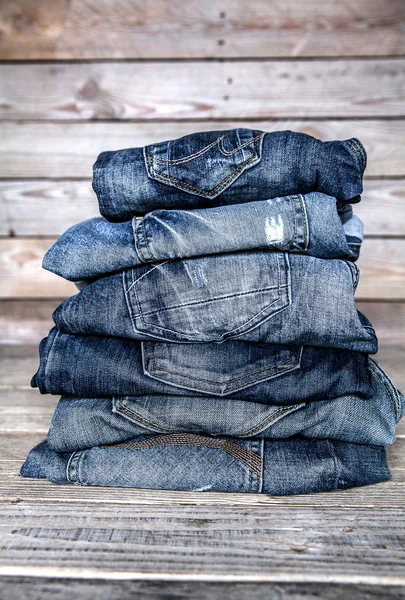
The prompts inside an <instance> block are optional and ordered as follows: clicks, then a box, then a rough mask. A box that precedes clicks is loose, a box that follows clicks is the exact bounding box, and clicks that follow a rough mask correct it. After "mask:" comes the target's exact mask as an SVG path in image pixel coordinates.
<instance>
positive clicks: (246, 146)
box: [144, 129, 264, 199]
mask: <svg viewBox="0 0 405 600" xmlns="http://www.w3.org/2000/svg"><path fill="white" fill-rule="evenodd" d="M263 136H264V132H263V131H252V130H251V129H231V130H229V131H208V132H201V133H194V134H192V135H188V136H185V137H182V138H179V139H176V140H172V141H167V142H162V143H160V144H152V145H150V146H146V147H145V148H144V155H145V164H146V169H147V172H148V175H149V177H151V178H152V179H155V180H156V181H160V182H161V183H165V184H166V185H170V186H172V187H176V188H178V189H180V190H184V191H185V192H188V193H189V194H194V195H197V196H202V197H204V198H209V199H213V198H215V197H216V196H218V195H219V194H220V193H221V192H223V191H224V190H225V189H226V188H227V187H229V186H230V185H231V184H232V183H233V182H234V181H235V180H236V179H237V178H238V177H239V176H240V175H241V174H242V173H243V172H244V171H245V170H246V169H248V168H250V167H253V166H254V165H256V164H257V163H258V162H259V161H260V159H261V146H262V140H263Z"/></svg>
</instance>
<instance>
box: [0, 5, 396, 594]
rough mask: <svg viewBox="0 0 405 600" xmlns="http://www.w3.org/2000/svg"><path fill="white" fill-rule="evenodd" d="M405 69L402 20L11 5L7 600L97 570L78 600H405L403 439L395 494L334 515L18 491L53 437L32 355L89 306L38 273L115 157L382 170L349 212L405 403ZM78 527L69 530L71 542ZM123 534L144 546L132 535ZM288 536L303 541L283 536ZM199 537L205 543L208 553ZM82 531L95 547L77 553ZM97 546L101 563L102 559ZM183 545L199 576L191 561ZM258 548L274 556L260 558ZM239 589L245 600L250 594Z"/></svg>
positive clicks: (2, 173)
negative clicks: (54, 328) (280, 147)
mask: <svg viewBox="0 0 405 600" xmlns="http://www.w3.org/2000/svg"><path fill="white" fill-rule="evenodd" d="M404 56H405V2H404V0H353V1H350V2H349V1H348V2H337V1H334V0H324V1H323V2H319V0H316V1H315V0H307V1H305V2H303V1H302V0H267V1H266V0H250V1H249V2H246V1H244V2H243V1H242V0H216V1H214V0H183V1H180V0H170V1H169V0H142V1H141V0H43V1H36V0H10V1H8V0H0V140H1V143H0V236H1V237H0V248H1V254H0V338H1V343H2V347H1V348H0V369H1V372H0V386H1V390H2V391H1V396H0V415H1V423H0V429H1V430H2V435H1V442H0V446H1V448H2V451H1V454H0V465H1V467H0V469H2V470H0V476H1V479H0V488H1V492H0V493H1V496H0V498H1V502H2V503H3V507H4V508H5V511H3V512H2V514H4V515H5V516H4V519H3V518H2V517H0V523H1V524H2V525H3V526H4V527H3V532H4V534H5V535H4V537H3V542H0V550H1V549H7V551H6V552H5V553H1V557H0V574H3V575H4V578H3V579H1V583H0V587H1V585H3V586H4V590H5V594H6V595H5V596H4V597H7V598H14V597H16V598H19V597H21V594H22V591H23V590H27V589H28V588H29V589H30V590H31V591H32V593H33V594H34V591H33V590H34V588H35V590H37V592H38V594H39V593H40V594H42V595H41V598H42V597H44V598H45V597H46V598H47V597H48V595H47V594H48V593H49V594H50V596H49V597H51V595H52V593H53V592H52V590H54V589H55V588H52V585H57V586H60V589H59V587H58V590H59V592H58V593H60V594H61V597H62V595H63V590H64V589H65V588H64V583H63V581H64V579H63V578H66V577H68V578H72V577H73V578H74V577H82V575H83V572H82V570H83V569H84V568H85V569H87V571H86V573H87V576H85V575H83V577H90V580H91V581H90V580H86V582H83V581H81V582H80V581H79V580H75V583H74V582H73V580H71V581H70V585H71V586H72V585H73V583H74V585H76V586H77V589H78V590H79V592H78V594H79V596H80V594H83V595H84V594H85V593H86V590H87V592H88V593H90V592H89V590H90V591H91V590H93V591H92V593H93V592H94V589H95V587H97V589H98V584H97V582H98V581H101V580H105V579H111V578H114V577H113V576H112V575H111V572H117V571H119V572H120V573H121V575H120V577H121V578H123V579H128V580H131V584H129V583H128V582H127V583H128V585H127V587H125V585H124V584H120V585H119V586H118V584H117V586H118V587H117V586H116V590H118V588H119V591H118V592H116V593H117V594H118V596H117V597H120V598H124V597H125V598H126V597H127V596H125V594H126V593H128V594H129V595H128V597H130V594H131V593H134V592H136V593H141V592H142V593H148V594H152V593H153V590H155V592H156V593H157V590H158V587H159V586H158V587H156V588H153V586H154V585H157V584H156V580H159V579H166V580H168V579H172V583H171V584H170V585H171V586H172V587H171V588H170V590H171V592H170V593H172V592H173V590H174V592H173V593H175V592H176V593H181V594H183V593H184V594H186V593H187V594H188V595H189V597H191V596H192V597H193V598H194V597H195V598H197V597H198V598H205V597H209V596H210V594H211V597H212V594H214V595H216V594H218V597H228V596H226V594H228V593H229V594H231V591H230V590H231V587H230V585H231V583H232V586H233V587H232V598H233V599H234V600H235V599H236V600H237V599H238V598H239V597H241V598H242V597H244V594H245V593H248V594H249V595H250V596H252V597H256V596H255V594H256V593H257V594H259V593H260V594H261V595H262V593H263V589H262V587H261V586H262V585H265V586H266V587H265V588H264V589H265V590H266V591H268V590H270V588H271V589H273V592H274V593H275V594H278V595H277V596H276V597H277V598H284V597H293V598H301V593H305V594H307V595H306V596H305V597H306V598H309V599H311V598H312V597H314V598H315V597H317V594H319V593H320V594H321V596H322V597H328V598H329V595H328V594H332V592H331V591H330V588H329V587H328V586H327V582H328V581H329V582H330V581H333V582H334V591H333V593H334V594H336V595H333V598H338V597H339V598H340V597H341V596H340V595H339V593H340V592H339V590H340V589H341V590H342V591H341V593H342V597H344V596H345V595H347V593H349V594H350V595H351V597H352V598H360V597H361V598H363V597H367V598H368V597H369V596H368V595H367V594H369V593H372V594H374V592H375V590H376V589H377V590H378V589H380V587H379V586H384V591H383V596H384V597H385V598H391V597H392V598H394V597H395V598H399V597H401V598H403V597H404V596H402V595H401V594H402V592H401V591H400V588H398V585H399V584H402V585H404V584H405V579H404V572H405V571H404V562H405V561H404V555H403V553H402V554H401V553H399V551H398V548H399V546H398V544H400V542H399V539H400V538H399V537H398V536H399V535H400V533H401V532H400V529H401V527H402V528H403V523H404V521H403V508H404V494H403V492H404V489H405V486H404V484H405V461H404V459H403V458H401V452H400V449H403V447H404V445H405V439H404V434H403V433H402V434H401V431H402V432H405V428H404V427H402V429H400V430H399V438H398V442H397V443H396V445H395V446H394V448H393V449H391V450H390V452H391V454H390V465H391V467H392V469H393V472H394V475H395V477H394V482H393V483H391V484H382V485H380V486H374V487H373V488H371V489H367V490H365V491H364V490H354V491H349V492H347V493H340V494H338V493H336V494H329V495H324V496H322V497H320V496H312V497H301V498H299V499H285V500H281V499H274V498H259V497H256V496H254V497H247V496H240V495H239V496H238V495H215V494H206V495H204V494H197V495H193V494H191V495H190V494H176V493H172V494H164V493H155V494H151V493H149V492H137V491H133V490H129V491H122V490H116V491H114V490H112V491H110V492H108V493H107V494H104V501H103V496H102V495H101V494H100V491H99V490H91V489H90V490H86V489H77V488H73V489H72V488H70V489H66V488H62V489H61V488H58V487H55V486H50V485H49V484H47V483H46V482H41V481H39V482H34V483H30V482H22V481H21V480H20V479H19V478H18V476H17V472H18V468H19V466H20V464H21V461H22V460H23V458H24V456H25V454H26V452H27V451H28V449H29V448H30V447H31V446H32V445H34V443H36V442H37V441H39V440H40V439H41V438H43V437H44V435H45V433H46V429H47V426H48V423H49V419H50V416H51V414H52V410H53V408H54V406H55V403H56V400H57V399H56V398H54V397H47V396H45V397H41V396H39V394H37V392H36V391H35V390H30V389H29V380H30V376H31V375H32V374H33V372H34V371H35V369H36V365H37V358H36V356H37V349H36V346H37V344H38V342H39V340H40V339H41V337H43V336H44V335H46V333H47V331H48V329H49V328H50V326H51V313H52V310H53V309H54V308H55V307H56V306H57V304H58V303H59V302H60V301H61V300H62V299H63V298H65V297H66V296H67V295H70V294H72V293H75V288H74V286H73V285H72V284H69V283H67V282H64V281H63V280H62V279H59V278H58V277H56V276H53V275H51V274H49V273H47V272H45V271H42V269H41V260H42V257H43V254H44V252H45V251H46V250H47V249H48V248H49V246H50V245H51V244H52V243H53V241H54V240H55V238H56V237H57V236H58V235H60V234H61V233H62V232H63V231H64V230H65V229H66V228H67V227H69V226H70V225H72V224H74V223H77V222H78V221H80V220H83V219H86V218H89V217H91V216H94V215H96V214H97V203H96V199H95V196H94V193H93V191H92V189H91V176H92V170H91V168H92V164H93V162H94V161H95V159H96V157H97V154H98V153H99V152H100V151H102V150H112V149H119V148H125V147H131V146H141V145H144V144H146V143H151V142H155V141H161V140H164V139H169V138H173V137H179V136H181V135H184V134H187V133H191V132H193V131H197V130H208V129H222V128H227V127H234V126H253V127H254V128H256V129H264V130H269V131H272V130H279V129H285V128H289V129H295V130H297V131H303V132H306V133H310V134H311V135H314V136H316V137H319V138H321V139H323V140H331V139H337V138H341V139H343V138H348V137H359V138H360V139H361V140H362V141H363V143H364V145H365V146H366V149H367V152H368V167H367V170H366V180H365V191H364V195H363V199H362V202H361V204H360V205H357V206H356V207H355V211H356V214H358V216H360V217H361V218H362V219H363V221H364V224H365V233H366V239H365V241H364V246H363V248H362V253H361V259H360V261H359V266H360V269H361V276H360V284H359V288H358V292H357V300H358V306H359V308H360V309H361V310H362V311H363V312H364V313H365V314H366V315H367V316H368V317H369V318H370V320H371V321H372V322H373V324H374V325H375V328H376V331H377V334H378V335H379V339H380V351H379V354H378V356H377V359H378V360H379V361H380V362H381V364H382V365H383V366H384V367H385V368H386V369H387V370H388V372H389V373H390V374H391V375H392V376H393V378H394V380H395V381H396V383H397V385H398V386H399V387H402V389H404V388H405V370H404V364H405V341H404V340H405V258H404V257H405V119H404V117H405V102H404V100H405V60H404ZM16 502H17V503H18V505H17V506H14V503H16ZM184 505H187V506H188V507H189V508H188V512H187V511H186V512H184V511H185V509H184ZM212 506H214V507H216V508H215V510H214V509H212ZM72 507H75V508H74V512H75V515H76V517H75V518H76V520H74V521H72V528H70V529H69V527H68V525H67V524H66V515H67V514H71V512H69V511H72ZM117 507H121V508H120V509H119V510H118V508H117ZM179 507H180V508H179ZM182 507H183V508H182ZM210 507H211V508H210ZM258 507H261V508H258ZM302 507H304V508H302ZM382 507H384V517H382V514H381V508H382ZM247 508H249V512H248V513H247V512H246V509H247ZM275 508H276V515H277V519H276V521H275V520H274V515H275V512H274V509H275ZM349 508H350V510H348V509H349ZM6 509H7V510H6ZM401 510H402V513H401V512H400V511H401ZM61 511H62V513H63V514H64V515H65V518H62V517H61ZM111 511H112V512H111ZM96 513H97V515H98V516H96ZM112 514H114V520H113V523H114V525H111V521H109V518H111V516H112ZM129 514H130V515H131V519H132V529H131V531H132V533H133V532H134V531H136V532H138V534H137V537H136V536H135V537H136V542H135V541H134V540H135V538H130V537H128V531H127V529H126V523H127V519H128V515H129ZM247 514H248V515H249V517H248V519H247V521H246V523H245V524H244V525H243V523H244V522H245V520H246V518H247V517H246V515H247ZM399 514H401V515H402V517H401V518H402V525H400V521H398V519H399ZM148 515H149V517H148ZM230 515H233V516H232V518H233V519H234V520H233V521H232V523H233V525H232V526H230V524H229V521H228V522H226V519H227V518H229V517H230ZM291 518H292V519H293V520H294V523H295V525H296V527H295V528H294V527H292V528H289V527H288V525H287V524H288V522H290V520H291ZM33 519H34V520H35V525H34V522H33ZM97 519H99V520H97ZM199 519H201V523H204V525H203V528H204V531H205V534H204V535H205V536H206V537H205V538H200V537H199V535H197V534H198V533H199V532H200V529H199V527H200V526H199V525H198V526H197V523H198V520H199ZM238 519H240V521H238ZM353 519H354V521H353ZM284 520H285V523H286V524H285V525H283V523H284ZM152 522H153V523H154V525H153V526H152V525H151V523H152ZM264 522H265V523H266V528H265V529H264V530H263V523H264ZM353 522H355V525H354V526H353ZM147 523H149V524H147ZM258 523H260V527H259V530H260V533H258V531H259V530H258ZM81 527H85V531H87V532H92V533H91V534H90V533H87V534H79V533H78V531H79V530H80V531H84V530H82V529H80V528H81ZM179 527H180V530H184V531H183V533H184V538H182V537H181V535H180V533H178V528H179ZM392 527H394V528H395V535H394V534H393V535H392V536H391V534H389V533H387V532H390V531H391V528H392ZM113 528H115V537H114V534H113V533H112V532H113ZM156 528H157V529H156ZM324 528H326V529H325V531H324ZM357 529H358V531H361V534H360V533H359V534H357V533H356V534H354V537H351V538H350V540H351V541H349V538H348V532H349V533H351V534H352V533H353V531H356V530H357ZM270 530H271V532H272V533H270ZM103 531H104V532H105V531H108V532H109V533H110V543H109V544H108V543H107V542H106V541H105V542H102V543H101V542H99V540H100V539H104V538H103V534H102V532H103ZM153 531H154V533H153ZM231 531H234V533H235V535H233V534H232V533H231ZM241 531H244V534H242V533H241ZM263 531H264V533H263ZM275 531H276V532H277V531H278V533H279V534H280V532H281V531H282V532H283V533H282V540H283V541H280V539H281V538H280V539H279V538H277V535H278V534H277V535H276V534H275V533H274V532H275ZM315 531H316V532H317V533H316V534H315V533H314V532H315ZM125 532H126V533H125ZM147 532H149V533H148V534H147ZM175 532H177V533H175ZM215 532H216V533H215ZM266 532H267V533H266ZM310 532H311V534H310ZM200 533H202V532H200ZM402 533H403V532H402ZM237 534H238V535H239V536H242V538H243V540H244V541H243V543H242V545H241V542H240V541H239V542H238V536H237ZM83 535H84V537H83ZM134 535H135V534H134ZM274 535H276V539H277V541H276V542H274ZM125 536H127V537H125ZM148 536H152V537H148ZM173 536H177V538H176V539H177V540H178V541H177V542H173V539H174V538H173ZM178 536H180V538H181V541H180V538H179V537H178ZM187 536H188V537H187ZM107 538H108V535H107V534H106V539H107ZM57 539H58V540H59V541H58V542H56V541H55V540H57ZM202 539H205V541H202ZM401 539H402V540H403V539H404V538H403V537H402V538H401ZM63 540H65V541H63ZM69 540H70V541H69ZM72 540H73V541H72ZM131 540H132V541H131ZM100 543H101V546H100ZM72 544H73V545H72ZM103 544H104V545H103ZM134 544H135V545H134ZM190 544H191V546H192V547H193V548H194V550H195V551H196V552H197V553H198V559H196V558H195V556H194V558H193V556H192V554H193V553H191V554H190V551H187V552H186V550H185V549H186V548H189V545H190ZM246 544H247V545H246ZM249 544H253V546H252V545H249ZM280 544H281V546H280ZM253 547H255V548H256V550H257V549H258V548H260V553H259V554H257V555H256V554H254V553H253V554H252V551H251V548H253ZM280 547H281V548H282V556H283V557H284V559H283V561H282V565H281V566H280V561H279V556H280V552H281V550H280ZM356 547H357V551H356ZM359 547H360V548H361V549H362V550H361V552H358V548H359ZM100 548H101V549H100ZM214 548H217V550H216V551H215V552H214ZM249 548H250V549H249ZM350 548H352V550H350ZM72 550H75V551H76V553H74V552H72ZM51 551H52V552H51ZM122 552H125V553H126V554H125V556H126V558H125V559H123V558H120V555H121V554H120V553H122ZM92 553H93V554H92ZM142 553H146V558H145V559H144V560H142V559H141V555H142ZM168 553H169V554H168ZM229 553H231V554H232V560H231V561H230V560H229ZM246 553H247V555H249V557H250V558H249V560H247V561H246ZM169 555H170V556H172V557H175V558H172V559H169ZM92 556H93V558H91V557H92ZM382 557H383V558H382ZM94 560H95V561H97V562H94ZM171 560H173V561H174V562H173V563H172V562H171ZM114 561H115V562H114ZM112 565H113V566H112ZM168 565H170V566H169V567H168ZM400 567H401V568H400ZM41 569H42V570H41ZM401 569H402V570H401ZM148 572H149V573H150V572H152V575H153V573H154V575H153V576H150V577H149V575H148V574H147V573H148ZM304 572H306V573H307V575H308V577H307V578H305V577H304V575H303V573H304ZM173 573H174V575H173ZM41 574H42V575H43V579H40V577H39V575H41ZM22 575H25V576H26V577H25V579H21V576H22ZM16 576H19V577H18V579H16V578H15V577H16ZM52 577H57V583H55V581H56V580H53V579H52V582H53V583H52V585H51V583H50V581H51V579H50V578H52ZM117 577H118V576H117ZM33 578H34V579H33ZM227 578H228V579H227ZM135 580H139V581H135ZM149 580H153V582H155V583H153V584H152V583H151V582H150V581H149ZM191 580H193V581H194V583H193V584H192V585H191V587H190V586H189V587H188V588H187V585H188V583H187V582H189V581H191ZM148 581H149V583H147V582H148ZM221 581H227V582H228V586H227V587H226V588H221V587H220V583H218V582H221ZM204 582H205V583H204ZM210 582H217V583H210ZM242 582H244V585H245V588H243V586H242V587H240V588H238V587H237V586H238V585H242ZM249 582H253V583H252V584H250V583H249ZM291 582H293V583H291ZM353 584H362V586H367V585H371V586H372V588H370V589H371V591H370V590H369V588H366V587H361V586H360V587H358V586H357V587H355V588H351V587H350V586H352V585H353ZM167 585H168V584H167ZM49 586H51V587H49ZM86 586H87V587H86ZM94 586H95V587H94ZM142 586H144V587H142ZM218 586H219V588H218ZM246 586H248V587H246ZM249 586H250V587H249ZM255 586H256V587H255ZM271 586H273V587H271ZM289 586H290V587H289ZM325 586H326V587H325ZM339 586H341V587H339ZM217 588H218V589H217ZM276 588H277V589H276ZM304 588H305V589H304ZM70 589H71V590H72V589H73V588H70ZM100 589H101V588H100ZM159 589H160V588H159ZM165 589H168V588H167V587H166V588H165ZM401 589H403V588H401ZM38 590H40V592H39V591H38ZM103 590H104V591H103ZM145 590H146V591H145ZM151 590H152V591H151ZM187 590H188V591H187ZM238 590H239V591H238ZM303 590H304V592H303ZM348 590H350V591H348ZM113 592H114V591H113V588H112V587H111V586H110V587H109V586H106V585H104V586H103V587H102V589H101V591H100V590H98V593H100V594H104V593H105V596H104V595H102V596H101V595H100V596H97V597H100V598H104V597H106V598H107V597H108V598H112V597H115V596H113ZM114 593H115V592H114ZM13 594H16V595H15V596H13ZM238 594H239V595H238ZM312 594H314V596H312ZM362 594H363V595H362ZM0 595H1V594H0ZM2 597H3V596H2ZM33 597H34V596H33ZM35 597H36V596H35ZM38 597H39V596H38ZM63 597H64V596H63ZM148 597H149V596H148ZM170 597H171V596H170ZM173 597H177V596H173ZM330 597H331V598H332V595H330ZM370 597H371V596H370ZM373 597H374V596H373Z"/></svg>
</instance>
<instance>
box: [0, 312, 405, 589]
mask: <svg viewBox="0 0 405 600" xmlns="http://www.w3.org/2000/svg"><path fill="white" fill-rule="evenodd" d="M397 322H398V323H400V322H401V321H400V319H399V318H398V321H397ZM394 326H395V325H394V323H393V329H394ZM394 349H395V346H394ZM390 350H391V353H390ZM392 350H393V347H391V348H390V346H389V344H388V343H386V344H385V345H384V344H383V347H382V349H381V351H380V355H379V356H378V357H377V358H379V360H380V361H381V363H382V365H383V366H384V367H385V368H387V369H390V371H391V372H392V371H393V370H396V373H397V375H399V380H398V381H397V384H398V385H402V387H404V384H405V374H404V372H403V371H401V369H400V368H399V363H400V360H398V355H396V359H395V358H394V359H393V355H395V354H396V352H395V350H394V352H393V351H392ZM385 356H386V357H387V358H386V359H385V358H384V357H385ZM37 361H38V359H37V347H36V346H22V345H19V346H3V347H1V352H0V390H1V391H0V415H1V420H0V422H1V432H0V505H1V510H0V527H1V532H2V534H1V538H0V540H1V541H0V597H1V598H7V599H8V598H21V597H25V596H24V594H28V593H30V594H32V595H30V596H27V597H30V598H34V597H35V598H50V597H51V596H52V594H56V593H57V598H67V597H72V595H73V596H76V597H86V598H87V597H89V598H90V597H94V595H96V597H97V598H109V599H111V598H129V597H131V594H135V593H137V594H141V597H146V598H149V597H151V598H152V597H159V598H160V597H163V596H160V594H164V597H165V598H178V597H190V598H201V599H202V598H208V597H218V598H223V597H224V598H231V597H232V598H235V597H236V598H244V597H247V595H249V597H250V596H251V597H253V598H259V594H260V596H262V594H263V592H264V593H266V595H267V594H269V597H277V598H291V597H292V598H303V597H304V596H305V598H318V597H322V598H340V597H343V595H344V594H350V597H353V598H377V597H384V598H403V597H405V596H404V590H405V556H404V553H403V543H404V540H405V519H404V517H405V454H404V449H405V426H404V425H405V423H403V424H401V425H400V426H399V428H398V436H397V441H396V443H395V444H394V445H393V446H392V447H390V448H389V449H388V460H389V466H390V468H391V471H392V475H393V478H392V480H391V481H390V482H388V483H381V484H377V485H374V486H370V487H364V488H357V489H353V490H347V491H339V492H333V493H327V494H313V495H305V496H295V497H275V496H267V495H260V494H220V493H185V492H164V491H151V490H134V489H121V488H94V487H88V488H87V487H76V486H57V485H54V484H51V483H49V482H47V481H44V480H26V479H22V478H21V477H20V476H19V474H18V472H19V469H20V467H21V464H22V462H23V460H24V459H25V456H26V455H27V453H28V451H29V450H30V448H31V447H32V446H33V445H35V444H36V443H38V442H39V441H40V440H41V439H43V438H44V436H45V435H46V431H47V428H48V425H49V421H50V418H51V415H52V411H53V409H54V407H55V405H56V402H57V398H56V397H53V396H48V395H46V396H41V395H40V394H39V393H38V391H37V390H34V389H30V388H29V385H28V382H29V378H30V375H31V374H32V373H33V372H34V371H35V369H36V367H37ZM402 364H403V363H402ZM395 367H396V368H395ZM2 594H3V595H2ZM92 594H93V596H92ZM271 594H274V595H273V596H271ZM340 594H342V596H341V595H340Z"/></svg>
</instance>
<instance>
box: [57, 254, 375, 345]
mask: <svg viewBox="0 0 405 600" xmlns="http://www.w3.org/2000/svg"><path fill="white" fill-rule="evenodd" d="M357 281H358V269H357V267H356V265H355V264H354V263H352V262H350V261H343V260H338V259H336V260H324V259H321V258H314V257H312V256H301V255H299V254H289V253H287V252H266V251H264V252H235V253H231V254H218V255H212V256H206V257H200V258H190V259H184V260H180V261H167V262H163V263H155V264H151V265H147V266H143V267H138V268H135V269H127V270H125V271H122V273H119V274H116V275H111V276H108V277H104V278H101V279H98V280H97V281H95V282H94V283H92V284H91V285H89V286H88V287H86V288H84V289H83V290H82V291H80V292H79V293H78V294H76V295H75V296H72V297H71V298H68V299H67V300H65V301H64V302H62V304H60V306H59V307H58V308H57V309H56V310H55V312H54V314H53V318H54V321H55V323H56V325H57V327H58V329H59V330H60V331H62V332H64V333H79V334H96V335H107V336H118V337H125V338H132V339H140V340H147V339H154V340H161V341H167V342H180V343H191V342H194V343H205V342H223V341H225V340H228V339H238V340H243V341H252V342H265V343H275V344H295V345H311V346H325V347H328V348H342V349H348V350H357V351H359V352H368V353H371V354H372V353H375V352H376V351H377V339H376V336H375V332H374V330H373V328H372V326H371V324H370V323H369V321H368V320H367V319H366V318H365V317H364V316H363V315H360V313H358V312H357V311H356V306H355V302H354V291H355V288H356V285H357Z"/></svg>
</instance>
